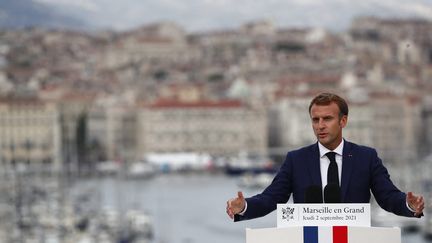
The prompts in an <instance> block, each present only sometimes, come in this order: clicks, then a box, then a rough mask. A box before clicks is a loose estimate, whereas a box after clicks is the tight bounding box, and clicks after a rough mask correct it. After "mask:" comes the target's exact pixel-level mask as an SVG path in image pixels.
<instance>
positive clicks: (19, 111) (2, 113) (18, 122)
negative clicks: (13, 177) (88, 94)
mask: <svg viewBox="0 0 432 243" xmlns="http://www.w3.org/2000/svg"><path fill="white" fill-rule="evenodd" d="M60 155H61V133H60V119H59V111H58V108H57V105H56V104H54V103H50V102H44V101H41V100H38V99H34V98H15V99H8V100H1V101H0V158H1V161H2V163H3V165H10V164H16V163H24V164H27V163H29V164H30V163H31V164H34V163H37V164H51V165H54V166H55V167H56V168H59V167H58V166H59V165H60V162H61V156H60Z"/></svg>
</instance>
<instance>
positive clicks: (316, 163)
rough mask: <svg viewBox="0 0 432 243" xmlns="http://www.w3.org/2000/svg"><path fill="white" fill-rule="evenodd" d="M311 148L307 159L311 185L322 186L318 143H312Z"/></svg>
mask: <svg viewBox="0 0 432 243" xmlns="http://www.w3.org/2000/svg"><path fill="white" fill-rule="evenodd" d="M311 150H312V151H311V152H310V153H309V154H310V157H309V159H308V160H307V162H308V169H309V173H310V176H311V178H312V182H313V185H317V186H321V187H322V182H321V169H320V158H319V149H318V143H316V144H314V145H312V146H311Z"/></svg>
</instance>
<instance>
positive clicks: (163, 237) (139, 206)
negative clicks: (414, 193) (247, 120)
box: [70, 174, 431, 243]
mask: <svg viewBox="0 0 432 243" xmlns="http://www.w3.org/2000/svg"><path fill="white" fill-rule="evenodd" d="M238 190H242V191H243V192H244V194H245V196H250V195H253V194H255V193H257V192H260V191H261V190H262V189H260V188H255V189H245V188H240V187H239V186H238V178H236V177H229V176H225V175H223V174H216V175H211V174H174V175H173V174H163V175H159V176H155V177H153V178H150V179H144V180H125V179H119V178H118V177H110V178H99V179H81V180H79V181H77V182H75V183H74V185H73V186H72V188H70V193H71V194H70V195H78V194H79V193H80V192H82V191H92V194H93V195H92V196H94V197H96V198H97V200H96V203H97V204H99V206H100V207H101V208H104V209H112V210H118V211H119V212H120V213H122V212H126V211H128V210H139V211H143V212H146V213H147V214H148V215H150V217H151V222H152V227H153V231H154V233H153V239H152V242H154V243H204V242H205V243H221V242H223V243H243V242H245V228H264V227H266V228H268V227H275V226H276V216H275V213H274V212H273V213H271V214H269V215H267V216H265V217H263V218H259V219H255V220H249V221H244V222H236V223H234V222H232V221H231V220H230V219H229V218H228V216H227V215H226V213H225V206H226V200H227V199H229V198H231V197H234V196H235V195H236V192H237V191H238ZM373 217H374V215H372V218H373ZM389 224H391V222H389ZM402 237H403V239H402V242H404V243H426V242H431V241H427V240H426V239H424V237H423V236H422V233H421V231H415V232H408V233H406V232H404V233H403V235H402Z"/></svg>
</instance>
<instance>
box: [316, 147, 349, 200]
mask: <svg viewBox="0 0 432 243" xmlns="http://www.w3.org/2000/svg"><path fill="white" fill-rule="evenodd" d="M344 143H345V141H344V140H343V139H342V142H341V143H340V144H339V146H337V147H336V148H335V149H334V150H330V149H328V148H326V147H324V145H322V144H321V143H320V142H318V148H319V153H320V170H321V184H322V189H323V192H324V187H325V186H326V185H327V170H328V167H329V165H330V160H329V158H327V156H326V153H328V152H335V153H336V155H335V160H336V164H337V166H338V175H339V185H341V178H342V151H343V147H344Z"/></svg>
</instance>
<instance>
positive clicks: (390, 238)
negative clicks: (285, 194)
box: [246, 204, 401, 243]
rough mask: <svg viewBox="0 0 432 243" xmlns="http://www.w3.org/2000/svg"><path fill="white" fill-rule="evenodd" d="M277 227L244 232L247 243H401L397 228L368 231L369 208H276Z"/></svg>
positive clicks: (365, 205)
mask: <svg viewBox="0 0 432 243" xmlns="http://www.w3.org/2000/svg"><path fill="white" fill-rule="evenodd" d="M277 226H278V227H277V228H263V229H246V243H288V242H289V243H383V242H389V243H401V230H400V228H396V227H394V228H382V227H370V205H369V204H278V206H277Z"/></svg>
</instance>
